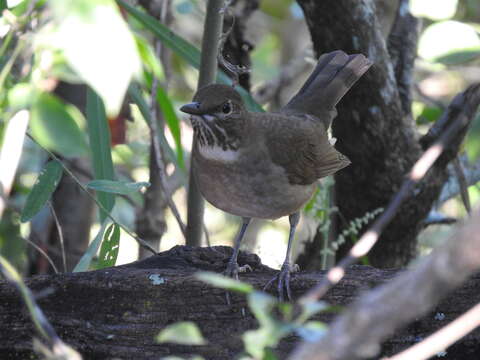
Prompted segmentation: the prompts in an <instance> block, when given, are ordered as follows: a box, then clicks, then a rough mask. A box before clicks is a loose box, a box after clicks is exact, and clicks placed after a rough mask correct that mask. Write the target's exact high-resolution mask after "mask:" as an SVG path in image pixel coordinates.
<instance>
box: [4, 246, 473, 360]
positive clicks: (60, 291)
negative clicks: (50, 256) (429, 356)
mask: <svg viewBox="0 0 480 360" xmlns="http://www.w3.org/2000/svg"><path fill="white" fill-rule="evenodd" d="M231 251H232V249H231V248H227V247H214V248H191V247H184V246H177V247H175V248H173V249H171V250H170V251H167V252H164V253H160V254H158V255H156V256H152V257H150V258H148V259H145V260H142V261H139V262H135V263H132V264H128V265H125V266H119V267H115V268H108V269H103V270H98V271H92V272H84V273H74V274H59V275H48V276H47V275H43V276H35V277H32V278H30V279H28V280H27V281H26V282H27V285H28V286H29V287H30V288H31V289H32V290H33V292H34V294H37V295H38V297H37V300H38V303H39V305H40V307H41V308H42V309H43V310H44V312H45V314H46V316H47V318H48V320H49V321H50V323H51V324H52V325H53V327H54V328H55V330H56V331H57V333H58V334H59V336H60V337H61V338H62V340H64V341H65V342H66V343H68V344H70V345H71V346H73V347H74V348H75V349H77V350H78V351H79V352H80V353H81V354H82V355H83V356H84V359H113V358H116V359H159V358H161V357H162V356H167V355H179V356H189V355H192V354H200V355H202V356H204V357H205V358H206V359H209V360H216V359H229V360H230V359H233V358H234V357H235V356H236V355H238V354H239V353H240V352H241V351H242V343H241V335H242V333H243V332H245V331H246V330H248V329H253V328H256V327H257V323H256V320H255V319H254V318H253V316H252V314H251V313H250V311H249V310H248V308H247V305H246V302H245V298H244V297H243V296H241V295H236V294H234V295H233V296H232V305H231V306H227V305H226V304H225V293H224V291H223V290H221V289H216V288H212V287H210V286H208V285H206V284H203V283H201V282H200V281H198V280H196V279H195V278H194V276H193V274H194V273H195V272H196V271H198V270H209V271H222V270H223V269H224V268H225V264H226V262H227V261H228V258H229V256H230V254H231ZM239 264H240V265H244V264H249V265H250V266H251V267H252V268H253V272H251V273H247V274H241V275H240V277H241V280H243V281H246V282H249V283H251V284H252V285H254V286H255V287H256V288H261V287H263V285H264V284H265V283H266V282H267V281H268V280H269V279H270V278H271V277H272V275H273V271H272V270H271V269H269V268H267V267H265V266H264V265H262V264H261V263H260V261H259V258H258V257H257V256H256V255H252V254H247V253H241V254H240V257H239ZM397 273H398V271H396V270H379V269H374V268H371V267H365V266H355V267H352V268H351V269H350V270H349V271H348V272H347V275H346V277H345V278H344V279H343V280H342V282H341V283H340V284H339V285H338V286H336V287H335V288H334V289H333V290H331V291H330V292H329V293H328V294H327V296H326V297H325V299H324V300H326V301H328V302H329V303H330V304H333V305H340V306H345V305H347V304H349V303H351V302H353V300H354V299H355V298H356V297H357V295H358V294H359V293H360V292H362V291H365V290H368V289H369V288H372V287H374V286H377V285H379V284H383V283H386V282H389V281H390V280H391V279H393V278H394V277H395V276H396V275H397ZM323 274H324V273H323V272H308V273H307V272H304V273H299V274H295V275H293V278H292V281H291V286H292V291H293V296H294V297H295V298H298V297H299V296H300V295H301V294H303V293H304V292H305V291H306V290H307V289H309V288H311V287H312V286H314V285H315V284H316V283H317V282H318V281H319V278H320V277H321V276H323ZM479 289H480V276H479V275H476V276H474V277H473V278H472V279H470V280H469V281H468V282H467V283H466V284H465V285H464V286H463V287H461V288H460V289H458V290H457V291H456V292H455V293H454V294H452V295H451V296H449V297H448V298H446V299H445V300H444V301H443V302H442V303H441V304H440V305H438V306H437V308H436V309H435V310H434V311H433V312H431V313H430V314H428V315H427V316H425V317H424V318H422V319H418V320H417V321H415V322H414V323H412V324H411V325H410V326H408V327H407V328H405V329H403V330H401V331H399V332H397V333H396V334H394V335H393V336H392V337H391V338H390V339H389V340H388V341H386V342H385V343H384V344H383V347H382V355H391V354H393V353H396V352H398V351H399V350H401V349H404V348H406V347H408V346H409V345H412V344H413V343H415V342H417V341H418V340H419V339H421V338H424V337H425V336H427V335H428V334H430V333H431V332H433V331H434V330H435V329H438V328H439V327H441V326H443V325H445V324H446V323H447V322H449V321H450V320H452V319H454V318H455V317H457V316H458V315H459V314H461V313H462V312H464V311H465V310H467V309H468V308H470V307H471V306H473V305H474V304H475V303H476V302H478V301H479V297H478V294H479V293H480V291H479ZM0 298H1V299H2V301H1V302H0V319H1V321H0V358H1V359H26V358H30V356H31V354H32V337H33V336H35V334H34V332H33V326H32V323H31V321H30V318H29V315H28V313H27V311H26V309H25V307H24V306H23V305H22V302H21V300H20V296H19V294H18V293H17V292H16V291H15V289H14V288H13V287H12V286H11V285H9V284H7V283H5V282H3V281H0ZM242 308H244V309H246V313H245V315H244V316H243V315H242ZM436 314H437V316H435V315H436ZM438 314H441V316H440V317H439V315H438ZM334 317H335V315H334V314H332V313H328V314H327V313H325V314H321V315H320V316H317V317H316V318H317V319H320V320H323V321H327V322H330V321H331V320H332V319H333V318H334ZM177 321H194V322H196V323H197V325H198V326H199V327H200V329H201V331H202V333H203V335H204V336H205V337H206V339H207V340H208V345H205V346H196V347H189V346H181V345H175V344H156V343H155V341H154V337H155V335H157V334H158V333H159V332H160V330H162V328H164V327H165V326H167V325H170V324H172V323H175V322H177ZM297 342H298V338H297V337H295V336H289V337H287V338H286V339H284V340H283V341H282V342H281V343H280V345H279V347H278V348H277V349H276V353H277V355H278V356H279V358H280V359H284V358H285V357H286V356H287V354H288V353H289V352H290V351H291V350H292V349H293V348H294V346H295V345H296V344H297ZM479 345H480V331H478V330H477V331H475V332H473V333H471V334H470V335H469V336H467V337H466V338H465V339H463V340H462V341H460V342H459V343H457V344H455V345H454V346H452V347H451V348H450V349H449V350H448V356H447V357H444V359H457V360H458V359H471V358H472V357H471V356H472V354H474V353H475V351H478V348H479ZM477 354H478V353H477Z"/></svg>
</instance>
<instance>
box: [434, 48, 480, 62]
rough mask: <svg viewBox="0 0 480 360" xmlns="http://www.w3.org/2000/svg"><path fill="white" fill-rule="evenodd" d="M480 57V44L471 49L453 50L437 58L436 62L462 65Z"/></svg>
mask: <svg viewBox="0 0 480 360" xmlns="http://www.w3.org/2000/svg"><path fill="white" fill-rule="evenodd" d="M479 58H480V46H477V47H473V48H471V49H461V50H455V51H451V52H449V53H447V54H445V55H442V56H438V57H436V58H435V61H436V62H439V63H441V64H444V65H460V64H464V63H467V62H469V61H472V60H476V59H479Z"/></svg>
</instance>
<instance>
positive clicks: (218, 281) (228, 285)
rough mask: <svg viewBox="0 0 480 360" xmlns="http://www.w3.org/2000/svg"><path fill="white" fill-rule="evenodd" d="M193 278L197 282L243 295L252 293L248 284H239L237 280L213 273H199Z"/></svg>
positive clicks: (251, 288)
mask: <svg viewBox="0 0 480 360" xmlns="http://www.w3.org/2000/svg"><path fill="white" fill-rule="evenodd" d="M195 277H196V278H197V279H198V280H201V281H203V282H205V283H207V284H209V285H212V286H215V287H219V288H222V289H227V290H230V291H237V292H240V293H245V294H248V293H251V292H252V291H253V287H252V285H250V284H247V283H244V282H241V281H239V280H234V279H232V278H229V277H226V276H223V275H220V274H217V273H213V272H208V271H201V272H198V273H196V274H195Z"/></svg>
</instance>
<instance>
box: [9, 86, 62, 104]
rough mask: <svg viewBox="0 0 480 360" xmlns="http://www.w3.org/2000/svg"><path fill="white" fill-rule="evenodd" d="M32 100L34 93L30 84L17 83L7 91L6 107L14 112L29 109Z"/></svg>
mask: <svg viewBox="0 0 480 360" xmlns="http://www.w3.org/2000/svg"><path fill="white" fill-rule="evenodd" d="M34 98H35V91H34V89H33V87H32V85H31V84H30V83H25V82H23V83H17V84H15V86H13V87H12V88H11V89H10V90H9V91H8V105H9V106H10V107H11V108H12V110H14V111H18V110H21V109H25V108H27V107H29V106H30V105H31V104H32V100H33V99H34ZM64 106H66V105H64Z"/></svg>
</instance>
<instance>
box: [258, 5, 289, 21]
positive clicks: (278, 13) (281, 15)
mask: <svg viewBox="0 0 480 360" xmlns="http://www.w3.org/2000/svg"><path fill="white" fill-rule="evenodd" d="M291 4H292V0H263V1H261V2H260V9H261V10H262V11H263V12H264V13H266V14H268V15H270V16H272V17H275V18H277V19H279V20H284V19H285V18H286V17H287V16H288V15H289V13H290V5H291Z"/></svg>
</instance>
